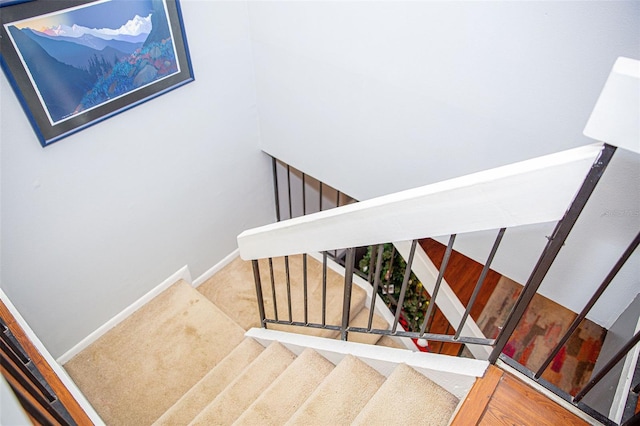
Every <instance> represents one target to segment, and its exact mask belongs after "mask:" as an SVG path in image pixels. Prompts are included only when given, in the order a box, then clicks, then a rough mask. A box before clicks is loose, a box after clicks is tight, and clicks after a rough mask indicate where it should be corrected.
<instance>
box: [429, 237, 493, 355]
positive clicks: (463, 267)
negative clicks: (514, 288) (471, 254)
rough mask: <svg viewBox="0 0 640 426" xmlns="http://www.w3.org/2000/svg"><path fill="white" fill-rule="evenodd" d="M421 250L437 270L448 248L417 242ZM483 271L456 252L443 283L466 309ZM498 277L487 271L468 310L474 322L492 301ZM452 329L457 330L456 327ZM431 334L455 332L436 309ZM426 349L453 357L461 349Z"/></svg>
mask: <svg viewBox="0 0 640 426" xmlns="http://www.w3.org/2000/svg"><path fill="white" fill-rule="evenodd" d="M420 246H421V247H422V249H423V250H424V251H425V253H426V254H427V256H429V258H431V261H432V262H433V263H434V265H435V266H436V268H438V269H439V268H440V265H441V264H442V259H443V257H444V253H445V250H446V248H447V247H446V246H445V245H443V244H441V243H439V242H437V241H436V240H433V239H431V238H427V239H424V240H420ZM483 267H484V265H482V264H480V263H478V262H476V261H475V260H472V259H470V258H468V257H467V256H465V255H463V254H461V253H458V252H456V251H455V250H453V252H452V253H451V257H450V258H449V263H448V264H447V269H446V270H445V273H444V279H445V280H446V281H447V283H448V284H449V286H451V288H452V290H453V291H454V293H455V294H456V295H457V296H458V298H459V299H460V301H461V302H462V304H463V305H464V306H467V304H468V303H469V300H471V295H472V293H473V289H474V288H475V286H476V283H477V281H478V278H479V277H480V274H481V273H482V268H483ZM500 277H501V275H500V274H499V273H497V272H495V271H492V270H489V273H488V274H487V277H486V279H485V280H484V283H483V284H482V287H481V288H480V292H479V293H478V296H477V298H476V301H475V303H474V304H473V307H472V309H471V313H470V314H471V317H472V318H473V319H474V320H476V321H477V320H478V318H479V317H480V314H481V313H482V310H483V309H484V307H485V305H486V304H487V301H488V300H489V297H491V294H492V293H493V290H494V289H495V288H496V285H497V284H498V281H499V280H500ZM455 326H456V327H457V326H458V324H455ZM431 332H432V333H441V334H447V335H453V334H455V329H454V328H453V327H452V326H451V324H449V322H448V321H447V319H446V318H445V316H444V314H443V313H442V312H441V311H440V309H436V311H435V313H434V316H433V321H432V323H431ZM429 346H430V349H431V351H432V352H434V353H440V354H445V355H454V356H455V355H458V354H459V353H460V351H461V349H462V347H461V346H462V345H460V344H459V343H442V342H429Z"/></svg>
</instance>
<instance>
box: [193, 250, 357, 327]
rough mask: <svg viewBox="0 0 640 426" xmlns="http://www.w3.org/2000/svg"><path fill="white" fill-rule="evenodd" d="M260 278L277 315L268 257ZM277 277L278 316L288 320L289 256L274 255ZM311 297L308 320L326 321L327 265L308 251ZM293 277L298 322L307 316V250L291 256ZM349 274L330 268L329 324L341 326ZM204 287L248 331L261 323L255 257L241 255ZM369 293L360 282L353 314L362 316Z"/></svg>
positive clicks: (271, 313)
mask: <svg viewBox="0 0 640 426" xmlns="http://www.w3.org/2000/svg"><path fill="white" fill-rule="evenodd" d="M259 264H260V277H261V281H262V292H263V295H264V305H265V312H266V314H267V317H269V318H273V317H274V303H273V295H272V291H271V276H270V274H269V263H268V260H267V259H261V260H260V261H259ZM272 264H273V270H274V281H275V287H276V305H277V307H278V318H279V319H281V320H286V321H288V319H289V311H288V299H287V285H286V272H285V266H284V258H275V259H273V262H272ZM307 277H308V279H307V298H308V312H307V314H308V318H307V319H308V321H309V322H316V323H321V322H322V264H321V263H320V262H318V261H317V260H315V259H314V258H312V257H311V256H307ZM289 278H290V288H291V301H292V302H291V305H292V313H291V315H292V319H293V321H304V290H303V288H304V287H303V260H302V255H296V256H289ZM343 288H344V277H342V276H341V275H340V274H338V273H336V272H335V271H333V270H331V269H328V270H327V296H326V303H327V304H326V306H327V312H326V323H327V324H331V325H340V323H341V320H342V312H341V311H342V299H343V291H344V290H343ZM198 291H200V292H201V293H202V294H204V295H205V297H207V298H208V299H210V300H211V301H213V302H214V303H216V304H217V305H218V306H220V308H221V309H222V310H223V311H224V312H225V313H227V315H229V316H230V317H231V318H233V319H234V320H235V321H236V322H237V323H238V324H240V325H241V326H242V327H243V328H244V329H245V330H248V329H250V328H253V327H260V326H261V324H260V318H259V316H258V309H257V301H256V290H255V283H254V278H253V268H252V265H251V262H248V261H244V260H242V259H240V258H239V257H238V258H236V259H234V260H233V261H232V262H231V263H229V264H228V265H227V266H225V267H224V268H223V269H222V270H221V271H219V272H218V273H217V274H215V275H214V276H213V277H211V278H210V279H208V280H207V281H206V282H205V283H203V284H202V285H201V286H200V287H198ZM365 299H366V292H365V291H364V290H363V289H361V288H360V287H358V286H356V285H354V286H353V290H352V295H351V315H352V316H354V315H357V313H358V312H360V310H361V309H362V308H363V307H364V303H365ZM269 328H271V329H274V330H280V331H289V332H296V333H302V334H309V335H313V336H318V337H328V338H335V337H336V336H338V335H339V333H337V332H336V331H334V330H328V329H321V328H302V327H294V326H288V325H279V324H278V325H275V324H274V325H270V326H269Z"/></svg>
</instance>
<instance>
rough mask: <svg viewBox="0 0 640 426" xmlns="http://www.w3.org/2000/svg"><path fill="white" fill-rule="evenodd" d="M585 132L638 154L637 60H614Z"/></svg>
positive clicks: (639, 69)
mask: <svg viewBox="0 0 640 426" xmlns="http://www.w3.org/2000/svg"><path fill="white" fill-rule="evenodd" d="M584 135H585V136H587V137H590V138H593V139H596V140H598V141H600V142H606V143H608V144H610V145H615V146H617V147H620V148H625V149H628V150H630V151H634V152H638V153H640V61H638V60H635V59H630V58H623V57H620V58H618V59H617V60H616V62H615V64H614V65H613V69H612V70H611V73H610V74H609V78H608V79H607V82H606V83H605V85H604V88H603V89H602V93H600V97H599V98H598V101H597V102H596V106H595V107H594V108H593V112H592V113H591V117H589V121H588V122H587V125H586V127H585V128H584Z"/></svg>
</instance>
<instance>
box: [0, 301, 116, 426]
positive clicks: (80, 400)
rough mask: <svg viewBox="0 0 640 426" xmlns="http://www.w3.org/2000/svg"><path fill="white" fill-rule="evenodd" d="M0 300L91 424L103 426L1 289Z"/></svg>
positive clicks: (87, 402) (76, 387) (89, 405)
mask: <svg viewBox="0 0 640 426" xmlns="http://www.w3.org/2000/svg"><path fill="white" fill-rule="evenodd" d="M0 299H2V301H3V302H4V304H5V306H6V307H7V309H8V310H9V312H10V313H11V315H13V317H14V318H15V320H16V322H17V323H18V325H19V326H20V328H22V330H23V331H24V334H25V335H26V336H27V338H28V339H29V340H30V341H31V343H32V344H33V346H34V347H35V348H36V350H37V351H38V352H40V355H42V358H44V360H45V361H46V362H47V363H48V364H49V365H50V366H51V369H52V370H53V371H54V373H55V374H56V375H57V376H58V378H59V379H60V381H61V382H62V384H63V385H64V386H65V387H66V388H67V390H68V391H69V393H70V394H71V396H73V398H74V399H75V400H76V402H77V403H78V404H79V405H80V407H82V409H83V410H84V412H85V413H86V415H87V416H88V417H89V419H90V420H91V421H92V422H93V424H94V425H104V422H103V421H102V419H101V418H100V416H99V415H98V413H97V412H96V410H95V409H94V408H93V406H92V405H91V404H90V403H89V401H88V400H87V398H86V397H85V396H84V394H83V393H82V392H81V391H80V389H78V386H76V384H75V382H74V381H73V380H72V379H71V377H70V376H69V375H68V374H67V372H66V371H65V369H64V368H62V367H61V365H60V364H59V363H58V362H57V361H56V360H54V359H53V356H52V355H51V354H50V353H49V351H48V350H47V348H46V347H45V346H44V344H42V342H41V341H40V339H39V338H38V336H36V334H35V333H34V332H33V330H32V329H31V327H29V324H28V323H27V322H26V321H25V319H24V318H23V317H22V315H20V312H18V310H17V309H16V307H15V306H14V305H13V303H11V300H10V299H9V297H8V296H7V295H6V294H5V293H4V291H2V289H0Z"/></svg>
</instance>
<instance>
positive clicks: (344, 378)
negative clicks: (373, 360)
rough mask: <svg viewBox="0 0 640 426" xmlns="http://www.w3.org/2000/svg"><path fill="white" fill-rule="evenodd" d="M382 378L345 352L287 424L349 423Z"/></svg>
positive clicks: (305, 425)
mask: <svg viewBox="0 0 640 426" xmlns="http://www.w3.org/2000/svg"><path fill="white" fill-rule="evenodd" d="M384 379H385V378H384V376H382V375H381V374H380V373H378V372H377V371H375V370H374V369H373V368H371V367H369V366H368V365H367V364H365V363H364V362H362V361H360V360H358V359H357V358H355V357H353V356H352V355H347V356H345V357H344V359H343V360H342V361H341V362H340V363H339V364H338V365H337V366H336V367H335V368H334V369H333V371H332V372H331V373H330V374H329V375H328V376H327V378H326V379H325V380H324V381H323V382H322V383H321V384H320V385H319V386H318V388H317V389H316V390H315V391H314V392H313V393H312V394H311V396H310V397H309V398H308V399H307V401H305V403H304V404H303V405H302V406H301V407H300V408H299V409H298V410H297V411H296V413H295V414H294V415H293V416H292V417H291V418H290V419H289V421H288V422H287V423H286V424H287V425H303V426H307V425H308V426H310V425H347V424H351V422H352V421H353V419H354V418H355V417H356V416H357V414H358V413H359V412H360V410H361V409H362V408H363V407H364V406H365V405H366V404H367V402H368V401H369V399H370V398H371V397H372V396H373V395H374V394H375V393H376V391H377V390H378V389H379V388H380V386H381V385H382V383H383V382H384Z"/></svg>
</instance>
